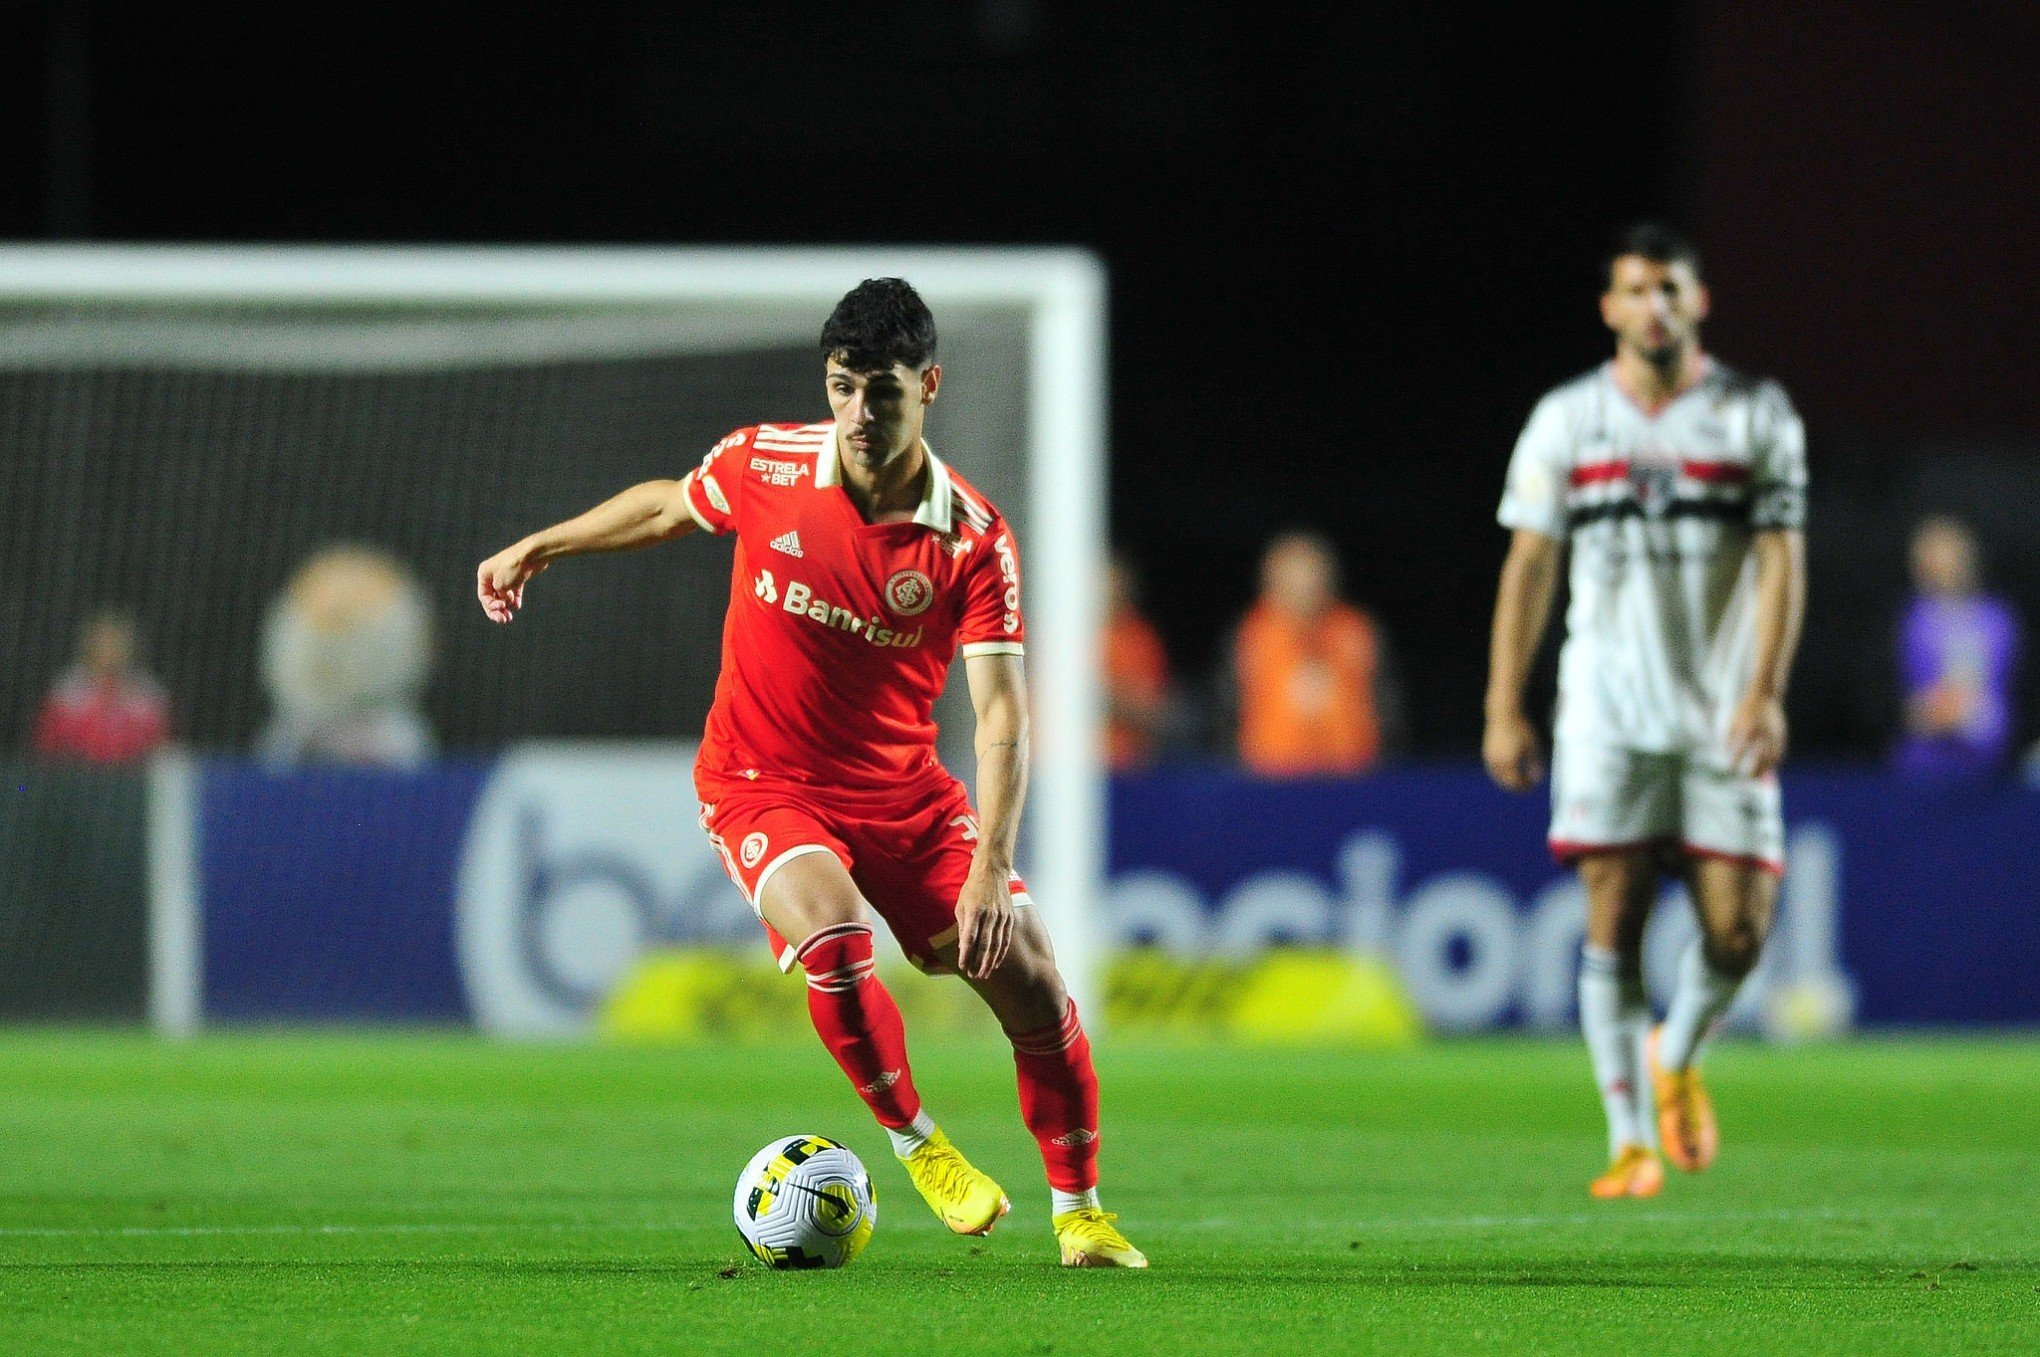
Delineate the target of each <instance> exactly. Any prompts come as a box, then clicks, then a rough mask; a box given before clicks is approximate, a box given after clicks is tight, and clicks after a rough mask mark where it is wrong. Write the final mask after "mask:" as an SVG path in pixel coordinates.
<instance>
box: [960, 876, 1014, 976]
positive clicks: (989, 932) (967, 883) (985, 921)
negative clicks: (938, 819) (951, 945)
mask: <svg viewBox="0 0 2040 1357" xmlns="http://www.w3.org/2000/svg"><path fill="white" fill-rule="evenodd" d="M1012 945H1013V892H1012V888H1011V887H1010V886H1009V884H1008V877H1007V874H1006V873H1005V872H995V871H992V870H990V869H988V868H985V867H982V866H980V865H979V864H978V863H977V862H973V863H972V864H971V868H970V875H969V876H968V877H966V878H964V882H963V893H962V894H961V895H959V896H957V897H956V969H957V970H959V971H961V972H962V973H963V975H964V976H965V977H966V978H968V979H971V980H983V979H984V978H986V977H987V976H989V975H990V974H991V973H992V972H993V971H996V970H998V969H999V963H1001V962H1002V961H1004V960H1005V959H1006V950H1007V949H1008V948H1010V947H1011V946H1012Z"/></svg>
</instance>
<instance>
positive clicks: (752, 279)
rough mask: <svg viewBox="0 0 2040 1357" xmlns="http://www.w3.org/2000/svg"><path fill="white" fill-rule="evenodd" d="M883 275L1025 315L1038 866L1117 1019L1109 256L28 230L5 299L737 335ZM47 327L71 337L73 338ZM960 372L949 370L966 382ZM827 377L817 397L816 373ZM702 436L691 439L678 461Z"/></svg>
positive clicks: (807, 332)
mask: <svg viewBox="0 0 2040 1357" xmlns="http://www.w3.org/2000/svg"><path fill="white" fill-rule="evenodd" d="M884 275H897V276H901V277H905V278H907V279H909V280H910V281H912V282H913V283H914V285H915V286H916V287H917V288H918V289H919V290H920V291H921V293H922V294H923V295H924V296H925V297H926V299H927V300H928V303H929V305H930V307H931V308H932V309H933V310H934V312H935V315H936V319H937V323H938V326H941V327H942V333H943V343H944V347H945V349H947V348H948V347H949V341H950V339H951V337H952V334H953V333H954V332H955V330H956V329H957V325H956V322H954V321H950V322H945V319H944V318H945V312H949V313H951V314H960V315H964V316H968V314H969V312H970V309H971V308H973V307H977V308H998V309H1000V310H1001V311H1007V310H1011V311H1016V312H1018V313H1020V314H1022V315H1024V317H1025V333H1026V353H1027V373H1026V380H1025V390H1026V396H1025V406H1024V419H1025V439H1024V446H1025V449H1026V474H1025V483H1024V484H1025V491H1024V496H1022V499H1023V503H1021V504H1019V505H1013V506H1011V507H1013V508H1017V509H1019V510H1020V511H1021V512H1020V513H1018V514H1015V515H1014V516H1015V517H1016V518H1020V519H1021V520H1022V521H1023V523H1024V531H1025V540H1024V542H1023V544H1022V549H1023V561H1024V564H1025V568H1026V572H1027V577H1026V588H1027V600H1026V610H1027V618H1028V630H1029V632H1030V638H1029V639H1030V642H1031V644H1030V646H1029V648H1028V649H1029V659H1030V661H1031V663H1030V665H1029V673H1030V678H1031V680H1032V685H1033V693H1034V711H1035V722H1034V775H1033V790H1032V792H1031V794H1030V797H1029V803H1028V804H1029V808H1028V812H1027V820H1028V828H1027V833H1026V836H1025V838H1024V841H1023V843H1024V848H1023V854H1024V861H1023V863H1022V869H1023V871H1024V872H1025V873H1026V875H1027V876H1028V879H1029V885H1030V888H1031V890H1032V892H1033V895H1034V898H1035V899H1036V900H1037V901H1038V902H1039V905H1040V907H1041V908H1042V910H1043V912H1044V916H1045V918H1046V921H1047V922H1048V924H1049V927H1050V930H1051V932H1052V933H1053V934H1054V936H1055V939H1056V943H1057V948H1058V953H1059V957H1060V960H1061V962H1062V965H1063V969H1064V971H1065V974H1066V975H1067V976H1068V978H1069V981H1070V984H1071V987H1072V989H1073V991H1074V992H1075V994H1076V996H1077V999H1078V1001H1079V1003H1080V1004H1083V1005H1084V1006H1085V1008H1086V1009H1087V1011H1088V1013H1090V1014H1091V1015H1093V1016H1094V1018H1097V1019H1102V1016H1103V1015H1102V1011H1101V1010H1100V1007H1099V1003H1098V1000H1099V998H1100V996H1099V995H1098V993H1097V975H1098V970H1099V967H1098V955H1097V944H1096V932H1097V930H1096V929H1095V928H1094V927H1093V924H1092V919H1093V917H1094V916H1095V914H1096V912H1097V911H1098V910H1099V909H1101V908H1102V906H1103V900H1104V868H1105V860H1104V859H1105V817H1106V807H1105V799H1104V782H1103V775H1102V763H1101V754H1100V749H1099V739H1098V735H1097V732H1098V730H1099V724H1100V720H1101V716H1102V704H1101V699H1100V691H1099V682H1098V676H1097V656H1098V654H1099V639H1098V638H1099V631H1100V623H1101V615H1102V609H1103V603H1102V599H1103V588H1102V580H1103V575H1104V558H1105V530H1106V524H1105V497H1106V493H1107V475H1106V457H1107V442H1106V440H1107V428H1106V425H1107V421H1106V395H1107V393H1106V380H1107V376H1106V374H1107V346H1106V328H1105V322H1106V279H1105V273H1104V269H1103V266H1102V265H1101V264H1100V263H1099V261H1098V260H1097V259H1096V258H1095V257H1094V256H1092V255H1090V254H1088V253H1085V252H1083V251H1079V250H1071V249H1033V248H982V249H977V248H881V247H868V248H865V247H860V248H791V247H789V248H753V247H719V248H701V249H694V248H663V247H560V248H552V247H379V246H378V247H355V246H310V247H297V246H152V245H113V246H89V245H80V246H72V245H22V246H6V247H0V306H8V307H17V308H18V307H24V306H27V307H34V306H40V305H47V306H51V307H80V306H82V307H97V306H102V305H104V306H108V307H111V308H116V309H117V310H118V311H119V313H120V315H121V316H122V317H124V320H123V321H121V322H120V323H126V324H135V325H139V326H142V327H146V325H147V318H146V313H147V310H148V308H151V307H156V306H162V307H178V306H182V307H194V306H197V307H203V306H206V305H209V304H210V305H219V306H222V307H234V308H249V307H255V308H264V307H270V306H276V307H288V306H290V305H292V304H299V305H324V306H343V307H360V308H363V309H364V310H373V309H382V310H388V311H397V312H401V311H402V310H403V309H404V308H406V307H409V306H417V307H420V308H424V307H434V308H447V307H455V308H457V307H464V306H473V307H486V308H491V309H492V310H494V311H497V312H499V313H502V312H507V313H511V314H513V315H514V314H515V313H517V312H519V311H521V310H523V309H525V308H529V309H530V310H531V311H532V312H533V313H534V315H536V314H538V313H541V312H543V313H545V314H546V315H548V316H551V317H559V316H561V315H562V314H564V313H567V312H570V311H571V309H572V308H574V307H576V306H590V307H604V308H612V309H614V308H629V307H634V306H640V305H642V306H645V307H649V308H656V307H658V306H661V305H669V306H670V305H699V304H711V305H717V306H727V307H729V308H731V312H732V315H733V317H737V318H735V319H732V320H731V322H730V325H731V327H732V328H733V329H735V330H740V331H742V332H743V333H741V334H739V335H737V336H736V338H737V339H738V340H739V341H740V342H750V343H770V344H808V343H812V342H813V340H814V337H815V336H816V335H817V334H818V333H819V332H820V327H821V323H822V321H823V319H824V318H825V317H826V315H827V313H828V311H829V309H830V308H831V307H832V306H833V305H834V304H835V302H836V301H837V300H838V299H839V298H840V297H841V296H842V294H843V293H844V292H846V291H848V290H849V289H850V288H851V287H853V286H855V285H856V283H857V282H858V281H860V280H861V279H864V278H868V277H876V276H884ZM609 328H610V329H612V330H613V329H614V327H613V325H612V326H610V327H609ZM49 342H50V343H51V344H53V345H55V346H56V347H57V348H58V349H61V348H62V347H63V345H64V343H65V342H66V341H65V340H64V338H63V336H62V335H57V336H54V337H52V338H51V339H50V340H49ZM93 342H102V341H93ZM60 356H61V355H59V357H60ZM6 357H7V355H5V354H0V361H4V360H5V359H6ZM17 357H19V355H17ZM28 360H29V361H31V362H36V361H51V359H50V358H48V357H47V356H45V357H44V358H42V359H37V358H36V357H35V356H34V355H28ZM370 361H373V360H370ZM962 375H963V374H962V373H957V372H952V374H951V380H952V382H953V381H955V380H956V379H957V378H958V377H959V376H962ZM816 389H817V399H818V400H819V398H820V383H819V378H818V379H817V387H816ZM784 414H785V412H782V411H776V410H770V411H760V412H759V416H758V417H759V418H768V419H769V418H780V417H784ZM700 451H701V449H685V448H682V449H675V455H676V463H677V464H679V465H685V464H687V463H690V462H691V461H692V460H693V458H694V457H697V456H698V455H699V453H700ZM966 710H967V709H966ZM674 733H675V734H683V733H684V734H688V735H692V734H693V732H674ZM958 771H959V773H963V772H964V771H965V770H963V769H959V770H958ZM966 781H968V777H967V776H966ZM678 809H679V810H681V811H686V810H687V808H685V807H681V808H678ZM171 941H174V939H169V940H166V939H159V940H158V945H159V947H160V946H163V945H166V944H167V943H168V942H171Z"/></svg>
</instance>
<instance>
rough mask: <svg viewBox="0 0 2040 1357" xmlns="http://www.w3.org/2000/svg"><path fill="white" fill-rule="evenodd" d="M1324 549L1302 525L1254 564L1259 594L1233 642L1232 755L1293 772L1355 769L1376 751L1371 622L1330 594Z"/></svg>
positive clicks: (1332, 577)
mask: <svg viewBox="0 0 2040 1357" xmlns="http://www.w3.org/2000/svg"><path fill="white" fill-rule="evenodd" d="M1336 587H1337V568H1336V565H1335V563H1334V561H1333V559H1332V556H1331V550H1330V548H1329V547H1328V546H1326V545H1325V544H1324V543H1323V542H1321V541H1319V540H1318V539H1317V538H1314V537H1309V536H1305V535H1301V534H1297V535H1291V536H1287V537H1283V538H1280V539H1278V540H1277V541H1276V542H1275V544H1274V545H1273V546H1272V547H1270V548H1269V551H1268V555H1267V557H1266V558H1265V559H1264V561H1263V564H1262V596H1261V600H1260V601H1259V602H1258V603H1256V604H1255V605H1254V607H1253V609H1252V610H1251V611H1250V612H1248V614H1247V616H1246V618H1245V620H1243V621H1242V622H1241V623H1240V629H1239V635H1238V638H1237V644H1236V647H1235V662H1236V664H1237V666H1238V672H1237V675H1236V677H1237V679H1238V682H1239V702H1240V737H1239V738H1240V761H1241V763H1243V764H1244V765H1246V767H1247V768H1248V769H1249V770H1251V771H1253V772H1256V773H1260V774H1263V775H1265V776H1271V777H1295V776H1305V775H1310V774H1317V773H1357V772H1360V771H1362V770H1363V769H1366V768H1368V767H1371V766H1372V765H1373V764H1374V762H1375V761H1376V760H1377V759H1378V758H1379V757H1380V756H1381V720H1380V714H1379V713H1378V712H1377V711H1376V710H1375V701H1374V683H1375V676H1376V670H1377V668H1378V665H1379V647H1378V645H1377V642H1376V636H1375V628H1374V622H1373V620H1372V619H1371V618H1369V617H1368V616H1367V614H1366V613H1364V612H1362V611H1360V609H1358V608H1355V607H1353V606H1352V605H1351V604H1348V603H1343V602H1340V601H1338V599H1337V597H1336V595H1335V593H1334V590H1335V589H1336Z"/></svg>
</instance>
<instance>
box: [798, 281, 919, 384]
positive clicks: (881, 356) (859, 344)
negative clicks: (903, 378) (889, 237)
mask: <svg viewBox="0 0 2040 1357" xmlns="http://www.w3.org/2000/svg"><path fill="white" fill-rule="evenodd" d="M822 357H823V358H825V359H834V360H835V361H836V362H838V363H841V364H842V365H843V366H844V367H846V368H849V369H850V370H851V371H853V372H879V371H883V370H884V369H887V368H890V367H892V366H893V365H894V364H896V363H897V364H900V365H902V366H905V367H910V368H915V369H917V370H918V369H920V368H924V367H926V366H928V364H930V363H932V362H934V361H935V316H934V314H933V313H932V312H930V311H929V310H928V304H927V303H926V302H924V301H922V300H921V294H920V293H918V292H916V291H914V287H913V284H911V283H909V282H908V281H907V280H906V279H904V278H866V279H865V280H864V281H863V282H861V283H859V284H858V285H857V286H856V287H853V288H851V289H850V290H849V291H848V292H846V293H845V294H843V300H842V301H840V302H837V303H836V309H835V310H834V311H831V312H830V313H829V320H828V323H827V324H825V325H823V326H822Z"/></svg>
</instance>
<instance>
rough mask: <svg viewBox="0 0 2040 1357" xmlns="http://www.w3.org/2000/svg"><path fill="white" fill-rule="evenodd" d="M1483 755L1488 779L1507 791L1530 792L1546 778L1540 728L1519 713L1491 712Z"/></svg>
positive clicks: (1481, 754)
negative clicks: (1539, 734) (1538, 730)
mask: <svg viewBox="0 0 2040 1357" xmlns="http://www.w3.org/2000/svg"><path fill="white" fill-rule="evenodd" d="M1480 756H1481V760H1482V762H1484V763H1486V764H1487V770H1488V776H1489V777H1492V778H1493V779H1494V780H1495V782H1496V783H1497V784H1498V785H1499V786H1500V787H1501V788H1502V789H1503V790H1505V791H1511V792H1527V791H1529V790H1530V789H1531V788H1532V787H1534V786H1536V785H1537V783H1538V780H1539V779H1541V778H1542V777H1543V776H1544V755H1543V753H1542V751H1541V750H1540V749H1539V748H1538V744H1537V728H1536V727H1535V726H1532V725H1531V724H1530V718H1529V717H1527V716H1525V715H1523V713H1522V712H1520V711H1515V712H1504V713H1500V714H1496V713H1489V715H1488V722H1487V734H1486V735H1485V736H1483V737H1482V739H1481V742H1480Z"/></svg>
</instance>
